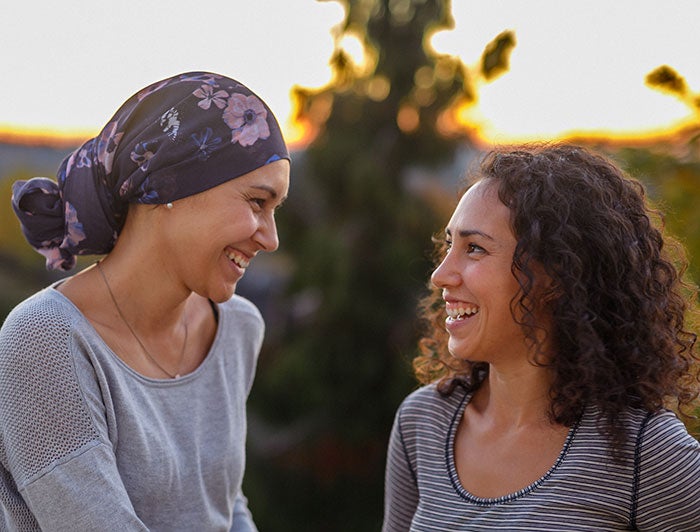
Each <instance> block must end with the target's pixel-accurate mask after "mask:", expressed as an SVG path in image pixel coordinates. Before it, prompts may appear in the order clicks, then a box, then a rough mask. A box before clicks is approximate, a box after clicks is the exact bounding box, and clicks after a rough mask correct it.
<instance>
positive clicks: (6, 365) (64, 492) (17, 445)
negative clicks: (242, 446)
mask: <svg viewBox="0 0 700 532" xmlns="http://www.w3.org/2000/svg"><path fill="white" fill-rule="evenodd" d="M73 349H75V347H74V345H73V331H72V327H71V321H70V318H69V317H68V316H67V315H66V313H65V312H64V309H63V308H61V305H60V304H59V303H58V302H56V301H55V300H53V299H51V298H36V297H35V298H31V299H30V300H28V301H26V302H24V303H23V304H22V305H20V307H18V308H17V309H15V310H14V311H13V312H12V313H11V314H10V315H9V316H8V318H7V319H6V321H5V323H4V324H3V327H2V329H1V330H0V464H1V465H2V469H3V470H4V471H3V473H4V474H3V475H1V476H0V502H1V503H2V506H3V510H4V511H3V514H4V519H5V524H6V528H7V529H9V530H23V531H24V530H37V529H39V528H40V529H41V530H56V531H58V530H66V531H68V530H85V531H87V530H130V531H131V530H134V531H136V530H146V527H145V526H144V525H143V523H142V522H141V521H140V520H139V518H138V517H137V515H136V514H135V512H134V509H133V506H132V504H131V501H130V500H129V497H128V495H127V493H126V490H125V488H124V486H123V483H122V480H121V478H120V476H119V473H118V470H117V466H116V459H115V456H114V452H113V449H112V446H111V444H110V442H109V441H108V440H107V439H106V438H105V437H102V436H101V434H100V431H99V430H98V423H97V422H96V419H99V417H100V416H102V417H104V415H105V414H104V408H102V411H101V412H100V411H99V408H94V406H93V407H89V406H88V403H87V402H86V400H85V397H84V394H83V391H82V389H81V386H80V384H79V382H78V378H77V375H76V371H75V365H74V358H73V353H72V350H73ZM0 524H2V523H1V521H0Z"/></svg>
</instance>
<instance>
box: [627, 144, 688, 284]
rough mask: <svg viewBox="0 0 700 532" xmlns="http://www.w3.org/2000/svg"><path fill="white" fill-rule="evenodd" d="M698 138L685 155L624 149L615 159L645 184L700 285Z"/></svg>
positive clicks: (667, 148)
mask: <svg viewBox="0 0 700 532" xmlns="http://www.w3.org/2000/svg"><path fill="white" fill-rule="evenodd" d="M697 142H698V139H697V137H696V138H695V139H694V140H692V141H691V142H690V143H689V144H688V145H687V147H686V150H685V153H684V154H680V155H679V154H678V153H674V152H673V151H672V150H671V149H670V148H669V147H666V148H664V146H658V147H657V148H656V149H648V148H627V149H623V150H620V151H619V152H618V153H617V157H618V158H620V159H621V160H623V161H624V162H623V164H624V165H625V167H626V168H627V169H628V171H629V172H630V173H631V174H632V175H634V176H636V177H637V178H638V179H640V180H641V181H642V182H644V183H645V184H646V186H647V189H648V191H649V195H650V198H651V200H652V201H653V202H654V204H655V205H656V206H657V207H658V208H659V209H660V210H661V211H662V212H663V213H664V214H665V223H666V229H667V231H668V232H669V234H671V235H673V236H674V237H676V238H678V239H679V240H680V241H681V243H682V244H683V246H684V247H685V248H686V250H687V254H688V258H689V260H690V266H689V268H688V273H689V275H690V277H691V279H692V280H693V282H695V283H696V284H700V209H698V205H700V157H699V156H698V153H699V152H698V150H697Z"/></svg>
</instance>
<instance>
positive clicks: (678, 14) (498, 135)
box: [0, 0, 700, 142]
mask: <svg viewBox="0 0 700 532" xmlns="http://www.w3.org/2000/svg"><path fill="white" fill-rule="evenodd" d="M394 1H395V2H397V3H400V2H402V1H408V0H394ZM413 1H414V2H415V1H418V0H413ZM452 4H453V13H454V17H455V22H456V27H455V29H454V30H453V31H450V32H442V33H438V34H436V35H434V36H433V38H432V39H431V44H432V46H433V47H434V48H435V49H436V50H437V51H438V52H440V53H447V54H454V55H459V56H460V57H461V58H462V59H463V60H464V62H465V63H466V64H467V65H473V64H475V63H476V62H478V59H479V56H480V54H481V52H482V50H483V48H484V46H485V45H486V44H487V43H488V42H489V41H490V40H491V39H493V38H494V37H495V36H496V35H497V34H498V33H500V32H501V31H503V30H505V29H510V30H514V31H515V34H516V38H517V46H516V47H515V49H514V51H513V54H512V56H511V70H510V71H509V72H508V73H506V74H504V75H503V76H501V77H499V78H498V79H496V80H495V81H493V82H491V83H489V84H483V85H480V87H479V96H480V98H479V102H478V103H477V105H475V106H474V107H473V108H472V109H471V110H469V112H468V113H467V115H466V117H467V118H468V119H469V120H470V121H472V122H474V123H476V124H477V125H479V127H480V128H481V130H482V134H483V135H484V137H485V138H486V139H487V140H488V141H490V142H501V141H503V142H505V141H511V140H523V139H526V138H528V139H529V138H532V137H545V138H552V137H557V136H560V135H565V134H567V133H572V132H580V133H597V132H600V131H604V132H606V133H614V134H618V135H627V134H633V133H651V132H654V131H662V130H669V129H672V128H673V127H675V126H677V125H679V124H680V123H681V122H683V121H688V120H691V119H692V118H693V116H692V113H691V110H690V109H689V107H687V106H686V105H684V104H683V103H681V102H680V101H678V100H677V99H675V98H673V97H672V96H669V95H667V94H662V93H660V92H658V91H656V90H652V89H650V88H649V87H647V86H645V84H644V77H645V76H646V74H647V73H648V72H650V71H651V70H653V69H654V68H656V67H658V66H659V65H662V64H668V65H670V66H671V67H673V68H675V69H676V70H677V71H678V72H679V73H680V74H681V75H683V76H684V77H685V78H686V80H687V82H688V85H689V87H690V88H691V90H693V91H697V92H700V61H698V59H697V55H698V51H699V50H700V32H699V31H698V29H697V21H698V19H699V18H700V17H699V15H700V2H697V0H669V1H666V2H662V1H661V0H614V1H610V0H587V1H585V2H574V1H569V0H528V1H523V0H474V1H472V0H453V2H452ZM342 18H343V12H342V8H341V6H340V4H338V3H336V2H332V1H325V2H317V1H315V0H254V1H252V0H245V1H243V0H228V1H223V0H211V1H209V2H201V3H195V2H187V3H185V2H178V1H174V0H138V1H136V0H121V1H119V2H96V1H94V0H66V1H65V2H56V1H48V0H25V1H23V2H11V3H10V2H5V3H3V5H2V7H0V71H1V72H2V76H3V80H2V84H0V130H4V131H7V130H15V131H26V132H34V131H36V130H40V131H44V132H48V133H63V134H78V135H82V134H84V135H86V136H87V135H92V134H94V133H96V132H97V131H98V130H99V129H100V128H101V127H102V126H103V125H104V124H105V123H106V121H107V120H108V119H109V118H110V116H111V115H112V114H113V113H114V111H115V110H116V109H117V107H118V106H119V105H120V104H121V103H122V102H123V101H124V100H125V99H126V98H127V97H128V96H129V95H131V94H132V93H134V92H135V91H137V90H139V89H140V88H142V87H143V86H145V85H147V84H149V83H151V82H153V81H156V80H158V79H161V78H164V77H167V76H170V75H173V74H176V73H179V72H183V71H187V70H211V71H217V72H221V73H223V74H226V75H229V76H231V77H234V78H236V79H239V80H240V81H242V82H244V83H245V84H247V85H248V86H250V87H251V88H252V89H253V90H255V91H256V92H257V93H258V94H259V95H260V96H262V97H263V99H265V100H266V101H267V102H268V104H269V105H270V107H271V108H272V109H273V111H274V112H275V114H276V115H277V116H278V118H279V120H280V122H281V123H282V124H283V126H285V127H286V128H287V131H288V134H289V136H290V137H292V136H293V135H294V132H293V130H292V129H291V128H290V127H288V123H289V121H290V118H291V116H290V112H291V102H290V98H289V91H290V89H291V87H292V86H294V85H301V86H304V87H319V86H322V85H323V84H325V83H327V82H328V81H329V79H330V69H329V67H328V59H329V58H330V55H331V52H332V48H333V37H332V34H331V28H332V27H333V26H334V25H336V24H338V23H339V22H340V21H341V20H342ZM350 51H351V52H353V50H350ZM355 53H356V54H357V52H356V51H355Z"/></svg>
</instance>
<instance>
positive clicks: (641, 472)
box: [383, 145, 700, 532]
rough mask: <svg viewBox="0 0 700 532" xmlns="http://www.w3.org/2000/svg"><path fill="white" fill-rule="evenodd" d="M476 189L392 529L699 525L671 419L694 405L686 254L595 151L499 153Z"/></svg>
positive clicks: (426, 370) (453, 236)
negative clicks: (685, 277) (685, 278)
mask: <svg viewBox="0 0 700 532" xmlns="http://www.w3.org/2000/svg"><path fill="white" fill-rule="evenodd" d="M475 177H476V179H475V183H473V184H472V186H471V187H470V188H469V189H468V190H467V192H466V193H465V194H464V195H463V196H462V198H461V199H460V201H459V204H458V205H457V208H456V209H455V211H454V213H453V215H452V218H451V219H450V221H449V223H448V224H447V227H446V229H445V232H444V237H442V238H440V239H439V244H438V251H439V253H438V256H439V265H438V266H437V268H436V269H435V271H434V272H433V275H432V284H433V288H434V289H433V291H432V294H431V295H430V296H429V297H427V298H426V299H425V301H424V305H423V306H422V309H423V311H424V317H425V318H426V320H427V325H428V329H427V331H426V335H425V337H424V338H423V339H422V342H421V351H422V354H421V356H419V357H418V358H417V359H416V361H415V364H414V366H415V369H416V373H417V375H418V377H419V379H420V380H421V382H422V383H424V384H425V386H423V387H422V388H420V389H419V390H417V391H415V392H414V393H412V394H411V395H410V396H409V397H408V398H407V399H406V400H405V401H404V403H403V404H402V405H401V407H400V409H399V412H398V414H397V416H396V420H395V424H394V429H393V433H392V436H391V443H390V447H389V456H388V461H387V471H386V501H385V517H384V528H383V530H384V531H385V532H399V531H401V532H403V531H406V530H411V531H416V532H418V531H428V530H450V531H457V530H465V531H467V530H468V531H491V530H494V531H495V530H513V531H516V530H517V531H520V530H529V531H543V532H544V531H547V532H551V531H562V532H563V531H566V532H572V531H580V532H584V531H591V532H593V531H596V532H597V531H601V530H605V531H608V532H611V531H615V530H619V531H622V530H646V531H662V530H663V531H670V530H673V531H674V532H681V531H691V530H692V531H697V530H699V529H700V528H699V523H700V445H699V444H698V442H697V441H696V440H695V439H694V438H693V437H692V436H690V435H689V434H688V432H687V430H686V428H685V426H684V425H683V423H682V422H681V421H680V419H679V418H678V417H676V415H675V414H674V413H673V412H672V411H671V410H668V409H667V408H670V407H674V408H676V409H678V410H679V411H681V412H685V413H689V409H690V408H691V407H692V406H693V400H694V399H695V398H696V397H697V395H698V367H697V361H698V360H697V359H698V357H697V351H696V345H695V343H696V335H695V333H694V332H692V325H693V320H694V319H695V318H696V317H697V302H696V300H695V294H696V292H695V291H694V288H693V287H691V286H688V285H685V284H684V283H683V282H682V279H681V274H682V272H683V269H684V266H685V264H686V263H685V260H684V259H683V256H682V253H681V252H682V248H680V246H674V240H673V239H672V238H670V237H668V236H664V235H663V232H662V226H661V225H659V216H658V213H656V212H655V211H652V210H651V209H650V208H649V207H648V205H647V203H646V200H645V195H644V190H643V188H642V186H641V184H640V183H638V182H637V181H635V180H633V179H631V178H629V177H627V176H626V175H624V173H623V172H622V171H621V170H620V169H619V168H618V167H617V166H616V165H615V164H613V163H612V162H611V161H609V160H607V159H605V158H603V157H601V156H598V155H595V154H593V153H591V152H589V151H587V150H585V149H582V148H579V147H575V146H568V145H541V146H540V145H534V146H521V147H515V148H503V149H498V150H496V151H494V152H492V153H490V154H488V155H487V156H486V157H485V159H484V162H483V163H482V166H481V168H480V171H479V172H478V173H477V174H476V176H475ZM674 250H675V251H678V254H675V253H674Z"/></svg>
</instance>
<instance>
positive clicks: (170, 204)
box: [165, 202, 173, 209]
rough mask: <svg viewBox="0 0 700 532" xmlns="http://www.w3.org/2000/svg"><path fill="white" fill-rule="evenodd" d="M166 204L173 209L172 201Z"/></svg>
mask: <svg viewBox="0 0 700 532" xmlns="http://www.w3.org/2000/svg"><path fill="white" fill-rule="evenodd" d="M165 206H166V207H167V208H168V209H172V208H173V204H172V203H171V202H168V203H166V204H165Z"/></svg>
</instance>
